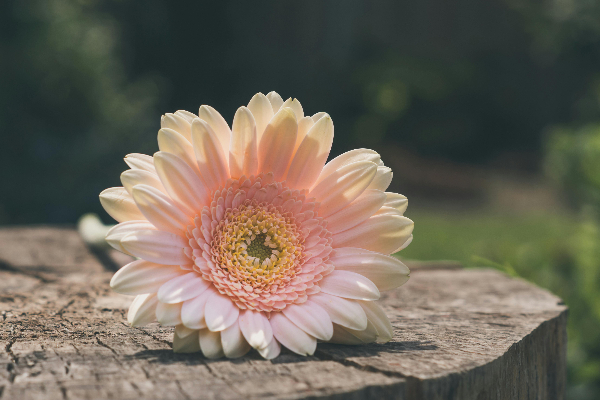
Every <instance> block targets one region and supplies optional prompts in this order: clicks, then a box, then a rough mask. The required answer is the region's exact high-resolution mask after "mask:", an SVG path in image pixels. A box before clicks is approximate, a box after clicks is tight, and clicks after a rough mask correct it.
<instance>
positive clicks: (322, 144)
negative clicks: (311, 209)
mask: <svg viewBox="0 0 600 400" xmlns="http://www.w3.org/2000/svg"><path fill="white" fill-rule="evenodd" d="M332 143H333V121H332V120H331V118H330V117H329V116H326V117H323V118H321V119H320V120H319V121H318V122H317V123H316V124H314V126H313V127H312V128H311V129H310V130H309V131H308V133H307V134H306V137H305V138H304V140H302V143H301V144H300V147H298V151H296V154H295V155H294V158H293V160H292V163H291V165H290V169H289V171H288V174H287V178H286V180H287V183H288V185H289V187H290V188H293V189H308V188H310V187H312V184H313V183H314V182H315V180H316V179H317V178H318V177H319V174H320V173H321V170H322V169H323V166H324V165H325V162H326V161H327V157H328V156H329V151H330V150H331V144H332Z"/></svg>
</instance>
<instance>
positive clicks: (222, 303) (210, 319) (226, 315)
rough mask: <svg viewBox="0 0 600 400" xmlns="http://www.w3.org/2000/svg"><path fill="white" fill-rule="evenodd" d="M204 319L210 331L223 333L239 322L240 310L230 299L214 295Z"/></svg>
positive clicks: (206, 308)
mask: <svg viewBox="0 0 600 400" xmlns="http://www.w3.org/2000/svg"><path fill="white" fill-rule="evenodd" d="M204 312H205V314H204V318H205V319H206V325H207V326H208V329H210V330H211V331H213V332H217V331H222V330H223V329H226V328H228V327H229V326H231V325H232V324H233V323H234V322H235V321H237V319H238V316H239V314H240V309H239V308H238V306H236V305H235V304H234V303H233V302H232V301H231V299H230V298H229V297H227V296H224V295H222V294H220V293H213V295H212V296H210V297H209V298H208V301H207V302H206V307H205V308H204Z"/></svg>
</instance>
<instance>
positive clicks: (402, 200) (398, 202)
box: [383, 192, 408, 215]
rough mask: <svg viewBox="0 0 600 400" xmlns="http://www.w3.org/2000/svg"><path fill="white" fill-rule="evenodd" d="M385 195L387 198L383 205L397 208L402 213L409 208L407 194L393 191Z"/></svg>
mask: <svg viewBox="0 0 600 400" xmlns="http://www.w3.org/2000/svg"><path fill="white" fill-rule="evenodd" d="M385 195H386V198H385V203H383V205H384V206H386V207H391V208H395V209H396V210H398V212H399V213H400V215H403V214H404V212H405V211H406V209H407V208H408V199H407V198H406V196H403V195H401V194H398V193H391V192H386V193H385Z"/></svg>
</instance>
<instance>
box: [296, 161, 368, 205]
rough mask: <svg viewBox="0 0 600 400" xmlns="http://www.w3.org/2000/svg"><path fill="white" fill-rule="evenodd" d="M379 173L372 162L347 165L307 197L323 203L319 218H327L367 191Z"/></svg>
mask: <svg viewBox="0 0 600 400" xmlns="http://www.w3.org/2000/svg"><path fill="white" fill-rule="evenodd" d="M376 172H377V165H376V164H375V163H372V162H370V161H357V162H355V163H352V164H349V165H345V166H343V167H341V168H340V169H338V170H337V171H335V172H333V173H332V174H330V175H329V176H328V177H327V178H326V179H324V180H322V181H321V183H319V184H318V185H317V186H315V187H314V188H313V189H312V190H311V191H310V193H309V194H308V196H307V197H315V198H316V199H317V201H320V202H321V206H320V207H319V216H322V217H327V216H329V215H331V214H333V213H335V212H336V211H339V210H341V209H342V208H344V207H345V206H346V205H348V204H349V203H351V202H352V201H354V200H355V199H356V198H357V197H358V196H360V195H361V194H362V192H364V191H365V189H366V188H367V186H369V183H371V181H372V180H373V177H374V176H375V173H376Z"/></svg>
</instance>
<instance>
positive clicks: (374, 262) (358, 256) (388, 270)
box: [329, 247, 410, 291]
mask: <svg viewBox="0 0 600 400" xmlns="http://www.w3.org/2000/svg"><path fill="white" fill-rule="evenodd" d="M329 262H330V263H332V264H333V265H335V269H336V270H343V271H351V272H356V273H357V274H360V275H362V276H364V277H366V278H368V279H369V280H370V281H372V282H373V283H374V284H375V285H377V288H378V289H379V290H380V291H384V290H390V289H395V288H397V287H399V286H402V285H404V284H405V283H406V282H407V281H408V278H409V275H410V271H409V269H408V267H406V265H404V264H403V263H402V262H401V261H400V260H398V259H397V258H395V257H391V256H386V255H384V254H381V253H376V252H373V251H369V250H364V249H359V248H354V247H342V248H337V249H334V252H333V254H332V255H330V257H329Z"/></svg>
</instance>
